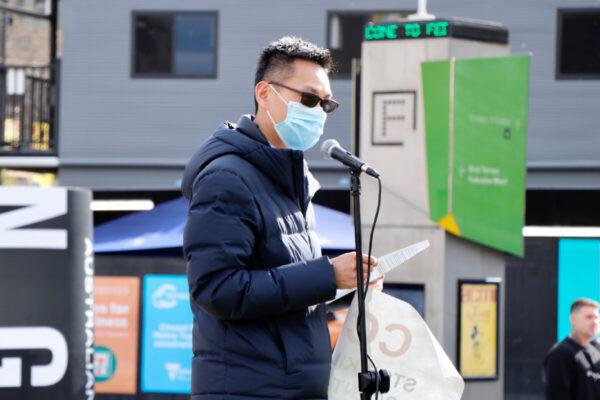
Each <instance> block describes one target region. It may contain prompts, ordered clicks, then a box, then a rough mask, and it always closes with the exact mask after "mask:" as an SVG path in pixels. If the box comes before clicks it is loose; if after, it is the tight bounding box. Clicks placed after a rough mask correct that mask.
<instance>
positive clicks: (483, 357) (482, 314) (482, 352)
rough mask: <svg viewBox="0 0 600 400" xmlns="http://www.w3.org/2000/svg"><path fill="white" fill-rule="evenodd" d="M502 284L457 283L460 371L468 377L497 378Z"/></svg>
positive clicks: (485, 282) (477, 378)
mask: <svg viewBox="0 0 600 400" xmlns="http://www.w3.org/2000/svg"><path fill="white" fill-rule="evenodd" d="M499 289H500V284H499V283H497V282H488V281H459V282H458V293H459V297H458V300H459V301H458V371H459V372H460V374H461V375H462V377H463V379H465V380H496V379H498V304H499V302H498V299H499Z"/></svg>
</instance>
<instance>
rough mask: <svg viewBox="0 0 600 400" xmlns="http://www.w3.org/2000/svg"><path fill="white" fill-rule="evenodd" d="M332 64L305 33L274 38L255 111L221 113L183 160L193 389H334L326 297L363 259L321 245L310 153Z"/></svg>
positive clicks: (309, 395) (242, 397)
mask: <svg viewBox="0 0 600 400" xmlns="http://www.w3.org/2000/svg"><path fill="white" fill-rule="evenodd" d="M331 64H332V60H331V55H330V53H329V51H328V50H326V49H322V48H320V47H318V46H316V45H314V44H312V43H308V42H306V41H304V40H302V39H299V38H294V37H284V38H282V39H280V40H278V41H276V42H273V43H271V44H269V45H268V46H267V47H265V48H264V49H263V51H262V53H261V55H260V58H259V61H258V66H257V69H256V76H255V89H254V96H255V102H256V116H253V115H243V116H242V117H241V118H240V119H239V121H238V122H237V124H232V123H229V122H226V123H224V124H223V125H221V126H220V127H219V128H218V129H217V131H216V132H215V133H214V134H213V135H211V136H210V137H209V138H208V140H206V141H205V142H204V143H203V144H202V146H201V147H200V149H199V150H198V151H197V152H196V153H195V154H194V155H193V157H192V158H191V160H190V161H189V163H188V165H187V166H186V170H185V175H184V178H183V184H182V190H183V193H184V195H185V197H186V198H187V199H188V200H189V213H188V220H187V225H186V228H185V235H184V252H185V256H186V258H187V261H188V264H187V274H188V279H189V287H190V301H191V306H192V311H193V313H194V358H193V362H192V400H248V399H326V398H327V386H328V380H329V369H330V361H331V350H330V345H329V333H328V330H327V321H326V311H325V306H324V304H322V303H323V302H324V301H326V300H328V299H332V298H333V297H334V296H335V291H336V289H338V288H339V289H345V288H352V287H355V286H356V271H357V268H356V258H355V255H354V253H346V254H343V255H341V256H339V257H336V258H333V259H331V260H329V259H328V258H327V257H323V256H321V249H320V246H319V242H318V238H317V236H316V234H315V232H314V213H313V210H312V206H311V202H310V201H311V198H312V196H313V195H314V193H315V191H316V190H317V189H318V183H317V182H316V180H315V179H314V178H313V177H312V176H311V174H310V172H309V171H308V168H307V165H306V162H305V161H304V157H303V151H305V150H308V149H309V148H311V147H312V146H314V145H315V144H316V143H317V141H318V140H319V138H320V137H321V135H322V133H323V127H324V125H325V120H326V119H327V114H328V113H331V112H333V111H335V110H336V108H337V107H338V103H337V102H336V101H335V100H333V99H332V93H331V87H330V85H329V78H328V72H329V70H330V68H331ZM362 260H363V264H364V267H365V271H366V269H367V256H363V259H362ZM373 263H374V264H375V263H376V261H375V260H373Z"/></svg>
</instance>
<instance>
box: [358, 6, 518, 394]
mask: <svg viewBox="0 0 600 400" xmlns="http://www.w3.org/2000/svg"><path fill="white" fill-rule="evenodd" d="M508 56H509V47H508V31H507V30H506V29H505V28H503V27H502V26H501V25H500V24H496V23H490V22H480V21H473V20H463V19H456V18H454V19H436V20H428V21H398V22H388V23H383V24H378V25H368V26H366V27H365V30H364V38H363V43H362V55H361V64H360V85H359V88H360V89H359V93H358V94H357V98H356V99H355V100H356V101H358V102H359V109H360V113H359V115H358V118H357V119H356V124H357V126H358V128H359V135H358V139H357V143H356V144H357V150H358V153H359V156H360V157H361V158H362V159H363V160H365V161H367V162H368V163H369V164H370V165H372V166H373V167H375V168H376V169H377V170H378V171H379V172H380V173H381V176H382V181H383V190H382V207H381V213H380V216H379V221H378V223H377V229H376V233H375V239H374V249H373V254H376V255H383V254H386V253H388V252H391V251H393V250H396V249H399V248H402V247H405V246H407V245H409V244H412V243H416V242H418V241H421V240H429V241H430V243H431V247H430V248H429V249H428V250H426V251H425V252H423V253H422V254H419V255H418V256H416V257H415V258H413V259H412V260H411V261H410V262H408V263H406V264H404V265H402V266H401V267H399V268H397V269H396V270H394V271H393V272H391V273H390V274H389V276H387V277H386V281H385V283H386V285H387V286H389V287H390V288H392V290H393V288H394V287H399V288H400V289H402V287H403V286H404V287H408V288H410V289H411V290H417V291H420V292H421V296H422V299H423V303H424V307H423V309H424V317H425V320H426V321H427V323H428V325H429V327H430V329H431V330H432V332H433V333H434V335H435V336H436V337H437V339H438V340H439V342H440V343H441V344H442V346H443V347H444V350H445V351H446V353H447V354H448V355H449V357H450V358H451V359H452V360H453V362H454V363H455V365H456V367H457V369H458V370H459V372H461V374H462V375H463V377H464V378H465V381H466V385H465V392H464V395H463V399H465V400H471V399H472V400H475V399H481V398H486V399H490V400H492V399H498V400H500V399H503V397H504V396H503V392H504V373H503V365H504V357H503V348H504V334H503V331H504V307H503V301H504V300H503V299H504V295H503V290H504V285H503V282H504V276H505V273H504V271H505V261H504V254H503V253H504V252H509V253H513V254H517V255H521V254H522V251H523V247H522V233H521V231H520V229H521V228H522V225H523V219H524V198H525V186H524V180H525V157H526V156H525V143H526V132H527V93H528V81H527V78H528V66H529V64H528V63H529V57H525V59H526V60H523V57H521V58H520V59H518V60H514V59H513V58H512V57H508ZM469 59H473V60H469ZM478 60H488V61H487V62H488V63H487V64H486V65H488V64H489V66H491V69H486V68H483V67H480V66H478V65H473V64H472V63H476V62H477V61H478ZM483 63H484V64H485V61H483ZM502 63H507V65H509V66H510V68H513V66H514V68H516V69H517V70H518V72H520V73H521V75H519V77H520V78H521V79H520V80H519V81H518V82H517V83H515V86H514V88H512V89H510V90H509V89H506V90H503V89H502V90H500V92H501V93H495V92H493V91H494V90H495V89H496V88H497V87H498V85H500V87H501V88H502V82H505V81H506V82H508V81H510V80H511V79H512V78H511V75H510V74H511V73H512V70H509V71H506V72H501V73H500V75H501V76H498V75H497V74H498V71H502V65H504V64H502ZM500 64H502V65H500ZM499 65H500V66H499ZM515 65H516V66H515ZM473 71H475V73H474V72H473ZM479 74H481V75H482V77H483V78H485V79H483V78H482V79H483V82H484V84H483V87H482V88H481V89H482V92H481V93H480V92H478V91H477V90H475V91H474V92H469V91H465V89H464V88H473V87H476V88H479V87H480V84H479V82H480V81H473V80H472V79H471V77H474V76H476V75H479ZM424 79H425V80H424ZM486 79H487V80H486ZM485 82H487V83H490V84H489V85H487V84H486V83H485ZM424 87H425V89H426V90H425V91H424ZM490 91H491V92H490ZM504 92H506V93H504ZM465 93H466V94H467V95H466V96H465ZM470 93H473V94H472V95H471V94H470ZM513 95H514V96H516V97H518V98H516V100H515V99H512V97H510V96H513ZM509 98H510V100H507V99H509ZM507 102H513V103H514V104H513V105H514V109H508V108H507V105H506V104H507ZM443 105H446V107H443ZM426 106H427V107H426ZM472 110H474V111H473V112H471V111H472ZM463 119H464V120H466V121H467V123H462V122H460V121H463ZM459 122H460V123H459ZM478 124H479V125H478ZM480 139H481V140H482V141H483V143H490V148H489V149H486V148H478V146H481V142H478V140H480ZM503 140H505V141H503ZM480 156H481V157H480ZM507 160H509V162H508V163H506V161H507ZM507 164H508V165H507ZM362 184H363V193H364V200H365V201H363V203H362V210H361V213H362V221H363V237H368V233H369V231H370V228H371V224H372V220H373V216H374V211H375V204H376V199H377V190H378V188H377V183H376V182H375V180H374V179H371V178H370V177H366V176H365V177H364V178H363V179H362ZM465 193H468V194H465ZM494 198H500V199H505V198H506V199H509V200H508V202H504V203H505V204H503V203H502V202H500V201H496V202H494V201H493V199H494ZM490 199H492V200H491V201H490ZM459 205H460V207H459ZM461 207H462V208H461ZM459 209H460V210H461V212H460V217H459V216H458V215H457V212H458V210H459ZM465 209H466V211H465ZM471 210H472V211H473V212H472V213H471V212H470V211H471ZM484 210H487V211H484ZM475 211H477V212H475ZM504 211H506V212H507V213H509V214H510V215H511V216H513V217H514V218H513V220H514V221H513V222H514V223H512V224H510V226H508V227H504V226H496V225H494V220H493V218H492V219H491V220H488V219H486V217H485V216H486V215H491V214H489V213H492V214H493V213H497V212H504ZM438 214H439V215H438ZM482 215H483V217H482ZM498 237H500V238H501V239H502V240H505V242H504V241H502V240H496V239H497V238H498ZM490 238H491V239H490ZM507 243H509V244H510V246H509V245H505V244H507ZM461 311H462V312H461ZM380 367H381V368H385V366H380Z"/></svg>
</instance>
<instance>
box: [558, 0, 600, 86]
mask: <svg viewBox="0 0 600 400" xmlns="http://www.w3.org/2000/svg"><path fill="white" fill-rule="evenodd" d="M557 17H558V18H557V43H556V77H557V78H558V79H600V8H596V9H559V10H558V15H557Z"/></svg>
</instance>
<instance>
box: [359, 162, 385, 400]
mask: <svg viewBox="0 0 600 400" xmlns="http://www.w3.org/2000/svg"><path fill="white" fill-rule="evenodd" d="M361 172H362V171H361V170H360V169H350V193H351V194H352V200H353V209H354V213H353V215H354V242H355V251H356V269H357V274H356V283H357V285H356V295H357V296H358V328H359V332H358V333H359V335H358V340H359V343H360V372H359V373H358V390H359V392H360V398H361V400H369V399H371V396H372V395H373V394H374V393H376V392H377V391H379V392H380V393H387V392H388V391H389V390H390V374H389V372H388V371H386V370H384V369H381V370H379V371H369V365H368V363H367V329H366V325H367V324H366V318H365V316H366V312H365V284H364V280H363V266H362V232H361V227H362V225H361V218H360V194H361V186H360V173H361Z"/></svg>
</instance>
